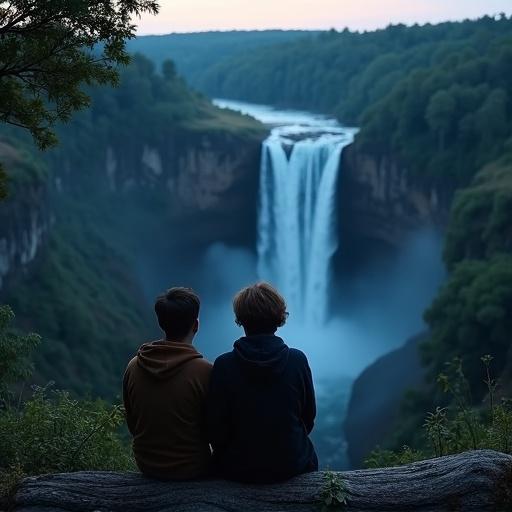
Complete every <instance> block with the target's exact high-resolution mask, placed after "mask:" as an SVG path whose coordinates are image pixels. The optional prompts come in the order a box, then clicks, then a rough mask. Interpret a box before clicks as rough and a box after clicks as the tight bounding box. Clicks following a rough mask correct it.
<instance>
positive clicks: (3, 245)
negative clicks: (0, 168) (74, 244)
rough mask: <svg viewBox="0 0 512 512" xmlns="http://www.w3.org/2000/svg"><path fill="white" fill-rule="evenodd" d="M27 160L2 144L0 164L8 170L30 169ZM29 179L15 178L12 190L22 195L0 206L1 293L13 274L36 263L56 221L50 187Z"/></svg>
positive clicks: (33, 178) (0, 146)
mask: <svg viewBox="0 0 512 512" xmlns="http://www.w3.org/2000/svg"><path fill="white" fill-rule="evenodd" d="M24 158H25V155H23V154H22V153H21V152H19V151H18V150H17V149H16V148H15V147H14V146H12V145H11V144H8V143H6V142H5V141H0V160H1V161H2V162H3V163H4V165H5V166H6V167H8V168H11V167H18V166H21V167H27V165H26V162H24ZM28 167H29V170H30V171H32V169H30V165H28ZM19 174H21V173H19ZM29 174H30V173H29ZM34 174H35V173H34ZM24 178H25V179H24ZM26 178H27V176H23V175H22V174H21V175H16V176H15V180H14V183H12V182H11V183H10V185H11V186H10V187H9V188H10V189H14V191H15V193H16V192H17V191H18V190H19V191H20V193H19V195H18V194H17V195H16V197H13V196H12V194H11V196H10V197H9V198H8V199H6V200H5V201H2V202H0V219H1V222H0V290H1V289H2V286H3V284H4V282H5V280H6V279H7V278H8V276H9V275H10V274H11V273H12V272H14V271H15V270H17V269H20V270H25V269H27V268H28V266H29V265H30V263H31V262H32V261H33V260H34V259H35V257H36V255H37V253H38V251H39V250H40V248H41V247H42V245H43V244H44V242H45V240H46V237H47V233H48V230H49V229H50V226H51V223H52V220H53V219H52V215H51V213H50V211H49V210H48V209H47V208H46V206H47V205H46V198H47V190H48V185H47V184H46V183H44V182H43V181H40V180H38V179H35V176H32V177H31V178H30V179H26ZM17 181H19V182H17Z"/></svg>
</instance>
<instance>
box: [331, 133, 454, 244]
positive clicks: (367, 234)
mask: <svg viewBox="0 0 512 512" xmlns="http://www.w3.org/2000/svg"><path fill="white" fill-rule="evenodd" d="M339 187H340V188H339V196H340V203H339V204H340V208H339V223H340V227H341V231H342V233H343V235H344V236H345V237H348V238H356V239H363V238H364V239H369V240H373V241H376V242H381V243H384V244H387V245H390V246H398V245H400V243H401V242H403V241H404V239H405V238H406V237H407V236H408V235H409V234H410V233H411V232H414V231H416V230H418V229H421V228H424V227H426V226H434V227H438V228H440V229H442V228H443V227H444V226H445V225H446V222H447V218H448V211H449V207H450V202H451V197H452V195H453V191H450V190H446V189H441V188H439V187H436V186H435V185H433V184H431V183H428V182H426V181H422V180H420V179H419V178H415V177H412V176H411V175H410V173H409V172H408V170H407V169H405V168H401V167H400V166H399V165H398V164H397V162H396V161H394V159H393V158H392V157H383V158H377V157H375V156H372V155H368V154H365V153H363V152H361V151H360V150H359V149H358V145H357V143H355V144H352V145H351V146H349V147H347V148H346V149H345V150H344V151H343V153H342V159H341V173H340V180H339Z"/></svg>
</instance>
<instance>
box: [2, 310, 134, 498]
mask: <svg viewBox="0 0 512 512" xmlns="http://www.w3.org/2000/svg"><path fill="white" fill-rule="evenodd" d="M13 316H14V315H13V314H12V311H11V310H10V308H8V307H6V306H1V307H0V320H1V321H0V361H2V365H0V406H1V408H0V496H2V495H6V494H8V493H9V492H10V491H11V490H12V488H13V487H14V486H15V485H16V483H17V482H18V481H19V480H20V479H21V478H23V477H25V476H30V475H36V474H42V473H57V472H68V471H79V470H107V469H108V470H129V469H133V468H134V463H133V459H132V457H131V454H130V451H129V449H128V448H127V447H126V446H125V444H124V442H123V441H122V439H121V437H120V435H119V433H118V430H119V427H120V426H121V424H122V423H123V422H124V416H123V410H122V408H121V406H119V405H110V404H107V403H106V402H104V401H101V400H76V399H74V398H73V397H71V396H70V394H69V393H67V392H65V391H51V390H49V389H48V387H49V386H47V387H46V388H34V391H33V394H32V396H31V397H30V398H29V399H28V400H23V398H22V391H20V390H18V394H19V397H18V398H17V399H16V398H15V393H14V389H13V387H12V384H13V383H14V382H15V381H18V380H19V379H27V378H28V376H29V375H30V370H31V367H30V363H29V355H30V353H31V351H32V350H33V349H34V348H35V346H36V345H37V343H38V338H37V337H36V336H35V335H29V336H23V335H18V334H16V333H14V332H13V330H12V329H11V328H10V322H11V321H12V319H13ZM18 349H19V350H18ZM4 361H9V365H8V367H7V368H8V370H7V371H6V369H5V367H4V365H3V362H4ZM20 389H21V390H22V389H23V388H20Z"/></svg>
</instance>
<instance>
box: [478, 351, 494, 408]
mask: <svg viewBox="0 0 512 512" xmlns="http://www.w3.org/2000/svg"><path fill="white" fill-rule="evenodd" d="M480 359H481V361H482V363H483V364H484V366H485V379H484V383H485V385H486V386H487V389H488V391H489V407H490V410H491V417H494V396H495V393H496V388H497V387H498V383H497V382H496V380H495V379H493V378H492V376H491V362H492V360H493V359H494V357H492V356H491V355H489V354H486V355H485V356H483V357H481V358H480Z"/></svg>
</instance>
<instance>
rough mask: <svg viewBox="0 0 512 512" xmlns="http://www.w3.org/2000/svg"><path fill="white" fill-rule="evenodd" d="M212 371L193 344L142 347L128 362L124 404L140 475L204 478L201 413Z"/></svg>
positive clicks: (205, 449)
mask: <svg viewBox="0 0 512 512" xmlns="http://www.w3.org/2000/svg"><path fill="white" fill-rule="evenodd" d="M211 368H212V365H211V364H210V363H209V362H208V361H207V360H206V359H203V356H202V355H201V354H200V353H199V352H198V351H197V350H196V349H195V348H194V347H193V346H192V345H189V344H187V343H180V342H164V341H155V342H152V343H146V344H144V345H142V347H140V349H139V351H138V353H137V356H136V357H134V358H133V359H132V360H131V361H130V362H129V363H128V367H127V368H126V372H125V374H124V379H123V400H124V406H125V409H126V420H127V423H128V428H129V430H130V432H131V434H132V436H133V453H134V455H135V460H136V462H137V465H138V467H139V469H140V470H141V471H142V472H143V473H145V474H147V475H149V476H153V477H156V478H161V479H172V480H186V479H192V478H197V477H200V476H203V475H205V474H206V473H207V471H208V467H209V463H210V448H209V445H208V440H207V435H206V432H205V408H206V393H207V390H208V381H209V377H210V371H211Z"/></svg>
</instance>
